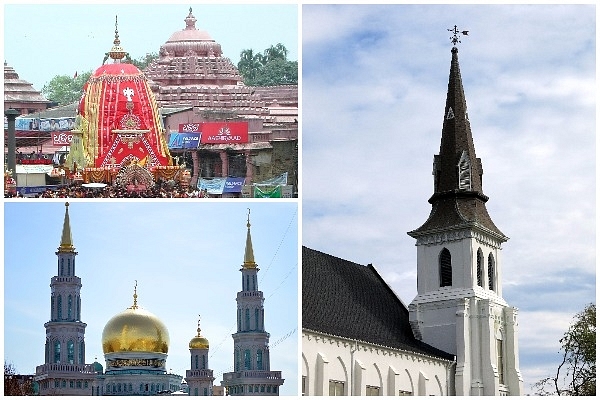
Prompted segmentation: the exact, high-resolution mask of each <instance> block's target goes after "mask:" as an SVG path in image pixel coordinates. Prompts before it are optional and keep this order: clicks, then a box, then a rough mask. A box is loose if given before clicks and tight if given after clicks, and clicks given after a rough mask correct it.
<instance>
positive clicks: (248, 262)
mask: <svg viewBox="0 0 600 400" xmlns="http://www.w3.org/2000/svg"><path fill="white" fill-rule="evenodd" d="M246 226H247V227H248V233H247V234H246V250H245V252H244V264H242V268H256V267H257V266H258V265H257V264H256V262H255V261H254V250H252V237H251V236H250V209H248V222H247V223H246Z"/></svg>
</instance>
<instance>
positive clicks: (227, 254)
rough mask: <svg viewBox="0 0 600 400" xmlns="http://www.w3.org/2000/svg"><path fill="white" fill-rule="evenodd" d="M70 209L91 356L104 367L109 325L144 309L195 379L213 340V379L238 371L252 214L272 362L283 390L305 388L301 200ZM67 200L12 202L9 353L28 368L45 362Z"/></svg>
mask: <svg viewBox="0 0 600 400" xmlns="http://www.w3.org/2000/svg"><path fill="white" fill-rule="evenodd" d="M70 204H71V205H70V206H69V215H70V220H71V230H72V236H73V243H74V245H75V248H76V251H77V252H78V253H79V254H78V255H77V271H76V272H77V276H79V277H80V278H81V280H82V285H83V287H82V289H81V298H82V313H81V319H82V321H83V322H85V323H87V328H86V334H85V339H86V362H87V363H92V362H94V359H95V358H96V357H97V360H98V362H100V363H101V364H102V365H104V366H105V363H104V355H103V352H102V343H101V338H102V330H103V329H104V326H105V324H106V323H107V322H108V320H109V319H110V318H112V317H113V316H114V315H116V314H118V313H120V312H122V311H124V310H125V309H126V308H127V307H130V306H131V305H132V304H133V288H134V285H135V280H137V283H138V288H137V294H138V305H139V306H140V307H143V308H144V309H146V310H148V311H150V312H152V313H153V314H154V315H156V316H157V317H158V318H159V319H160V320H161V321H163V322H164V324H165V325H166V326H167V329H168V330H169V335H170V342H171V343H170V347H169V355H168V358H167V364H166V367H167V369H168V370H172V371H173V373H176V374H179V375H182V376H185V371H186V369H190V358H189V354H190V353H189V348H188V343H189V341H190V339H191V338H192V337H194V336H195V335H196V328H197V322H198V314H200V315H201V329H202V335H203V336H204V337H206V338H207V339H208V340H209V342H210V351H209V367H210V368H211V369H213V371H214V376H215V378H216V379H215V382H214V384H215V385H220V382H221V379H222V377H223V373H224V372H231V371H233V339H232V337H231V335H232V334H233V333H235V332H236V328H237V327H236V309H237V308H236V307H237V305H236V300H235V299H236V295H237V292H238V291H240V290H242V285H241V272H240V267H241V265H242V262H243V261H244V249H245V243H246V232H247V228H246V219H247V213H248V210H247V209H248V208H250V209H251V214H250V223H251V233H252V244H253V248H254V256H255V260H256V262H257V263H258V266H259V268H260V271H259V273H258V285H259V290H262V291H263V293H264V297H265V328H266V330H267V331H268V332H269V333H270V335H271V336H270V348H271V369H272V370H274V371H282V374H283V378H284V379H285V383H284V385H283V386H282V387H281V392H280V393H281V394H282V395H284V394H286V395H296V394H297V393H298V384H297V375H298V335H299V333H298V332H299V331H298V307H299V306H298V300H297V299H298V290H297V289H298V215H297V211H298V207H297V205H296V203H295V202H281V201H279V202H264V201H263V202H244V203H240V202H235V203H234V202H228V201H225V202H223V201H219V202H210V201H206V202H202V201H185V202H179V201H167V202H165V201H162V202H157V201H124V202H118V201H116V202H106V201H104V202H102V201H100V202H98V201H84V202H82V201H77V200H70ZM64 213H65V206H64V201H53V200H50V201H39V200H36V201H33V202H29V201H19V202H5V204H4V218H5V219H4V221H5V223H4V252H5V254H4V359H5V360H7V361H8V362H12V363H13V364H14V366H15V367H16V368H17V370H18V372H19V373H23V374H33V373H35V367H36V366H37V365H41V364H43V363H44V343H45V336H46V330H45V328H44V323H46V322H48V321H49V319H50V280H51V278H52V277H53V276H55V275H56V273H57V270H56V268H57V267H56V265H57V261H56V260H57V256H56V254H55V252H56V250H57V248H58V246H59V244H60V239H61V233H62V226H63V220H64Z"/></svg>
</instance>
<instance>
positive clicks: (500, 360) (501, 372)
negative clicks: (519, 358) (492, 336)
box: [496, 332, 504, 385]
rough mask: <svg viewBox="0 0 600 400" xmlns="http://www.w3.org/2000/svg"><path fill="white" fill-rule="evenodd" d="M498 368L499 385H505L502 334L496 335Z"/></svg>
mask: <svg viewBox="0 0 600 400" xmlns="http://www.w3.org/2000/svg"><path fill="white" fill-rule="evenodd" d="M496 366H497V368H498V380H499V383H500V384H501V385H504V343H503V341H502V333H501V332H499V334H498V335H496Z"/></svg>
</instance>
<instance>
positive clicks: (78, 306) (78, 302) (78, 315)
mask: <svg viewBox="0 0 600 400" xmlns="http://www.w3.org/2000/svg"><path fill="white" fill-rule="evenodd" d="M77 321H81V297H79V296H77Z"/></svg>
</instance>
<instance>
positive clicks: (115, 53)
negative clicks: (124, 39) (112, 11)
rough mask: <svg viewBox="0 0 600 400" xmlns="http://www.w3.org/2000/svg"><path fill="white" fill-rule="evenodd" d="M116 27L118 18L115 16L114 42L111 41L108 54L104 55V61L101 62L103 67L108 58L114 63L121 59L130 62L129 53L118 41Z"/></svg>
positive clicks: (117, 28)
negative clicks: (111, 44) (111, 45)
mask: <svg viewBox="0 0 600 400" xmlns="http://www.w3.org/2000/svg"><path fill="white" fill-rule="evenodd" d="M118 25H119V24H118V16H117V15H115V40H114V41H113V47H112V48H111V49H110V51H109V52H108V53H106V54H105V55H104V60H103V61H102V64H103V65H104V63H105V62H106V60H108V58H109V57H110V58H112V59H113V60H114V62H115V63H120V62H121V60H122V59H123V58H125V59H126V60H130V57H129V53H127V52H126V51H125V50H123V48H122V47H121V41H120V40H119V27H118Z"/></svg>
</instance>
